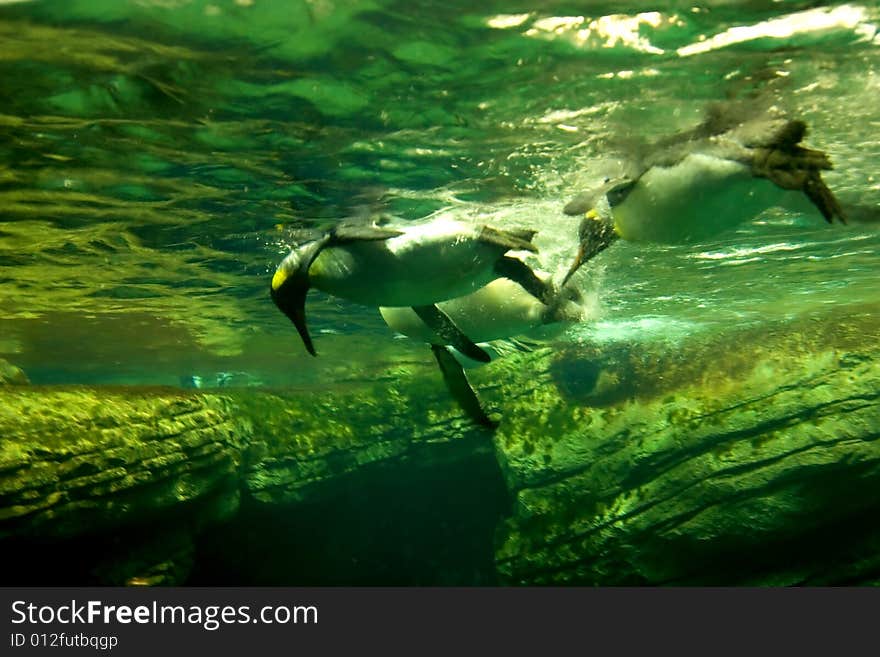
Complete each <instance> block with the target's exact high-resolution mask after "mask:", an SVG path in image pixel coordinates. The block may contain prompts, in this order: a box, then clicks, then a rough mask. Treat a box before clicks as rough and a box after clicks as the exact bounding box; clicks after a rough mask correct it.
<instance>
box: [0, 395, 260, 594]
mask: <svg viewBox="0 0 880 657" xmlns="http://www.w3.org/2000/svg"><path fill="white" fill-rule="evenodd" d="M0 435H2V436H3V441H2V442H0V544H2V545H3V546H4V550H5V551H6V552H8V553H11V554H18V555H19V557H20V568H21V569H22V570H23V571H27V570H28V568H27V564H30V566H32V567H33V568H34V569H35V570H36V572H37V573H39V572H40V571H43V570H45V571H46V575H45V576H46V577H47V578H48V579H50V580H51V581H54V582H66V581H70V580H69V579H68V578H67V577H68V573H76V572H79V573H80V574H79V575H76V574H69V577H70V578H71V579H72V580H73V581H74V582H78V583H89V582H91V583H100V584H124V583H130V584H136V583H162V584H177V583H180V582H181V581H183V579H184V578H185V577H186V574H187V573H188V572H189V568H190V567H191V565H192V564H191V561H192V556H191V553H192V549H191V547H190V548H189V549H188V550H187V549H181V546H182V545H183V546H186V545H190V546H191V544H192V538H191V537H192V536H193V535H195V534H197V533H198V532H199V531H200V530H201V529H202V528H203V527H204V526H205V525H207V524H209V523H212V522H216V521H218V520H220V519H222V518H228V517H229V516H230V515H231V514H233V513H234V512H235V511H236V509H237V508H238V500H239V481H238V471H239V464H240V462H241V452H242V448H243V447H244V446H245V445H246V444H247V440H248V438H249V437H250V427H249V426H248V424H247V421H245V420H241V419H239V418H237V417H236V416H235V415H234V413H232V412H231V405H230V402H229V400H228V399H225V398H223V397H219V396H215V395H198V396H196V395H192V396H186V395H181V394H177V393H175V392H173V391H169V390H161V389H152V390H150V389H130V390H122V389H100V388H95V389H91V388H67V389H64V388H61V389H53V388H40V387H29V388H26V389H17V388H8V389H2V390H0ZM49 555H51V559H47V557H48V556H49ZM187 555H189V556H187ZM41 559H42V560H43V561H44V562H47V561H50V562H51V564H52V566H51V567H50V566H49V565H48V563H46V565H42V564H38V563H37V562H38V561H40V560H41ZM31 562H33V563H31ZM52 568H54V569H56V570H55V571H53V570H52ZM18 576H21V574H19V575H18ZM31 581H33V580H31Z"/></svg>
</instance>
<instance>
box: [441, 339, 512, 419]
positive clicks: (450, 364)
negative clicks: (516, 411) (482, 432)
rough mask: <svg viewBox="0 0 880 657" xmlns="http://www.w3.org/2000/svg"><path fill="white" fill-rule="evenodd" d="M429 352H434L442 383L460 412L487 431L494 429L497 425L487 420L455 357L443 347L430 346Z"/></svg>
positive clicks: (487, 417)
mask: <svg viewBox="0 0 880 657" xmlns="http://www.w3.org/2000/svg"><path fill="white" fill-rule="evenodd" d="M456 348H457V347H456ZM431 351H432V352H434V358H436V359H437V365H439V366H440V373H441V374H442V375H443V382H444V383H445V384H446V388H447V390H449V392H450V393H451V394H452V397H453V398H454V399H455V401H456V402H458V405H459V406H461V408H462V410H464V412H465V413H467V414H468V416H469V417H470V418H471V419H472V420H473V421H474V422H476V423H477V424H479V425H481V426H484V427H487V428H489V429H494V428H496V427H497V426H498V423H497V422H495V421H494V420H492V419H491V418H489V416H488V415H486V412H485V411H484V410H483V407H482V406H480V400H479V399H477V393H475V392H474V389H473V388H471V384H470V383H468V380H467V377H466V376H465V374H464V370H463V369H462V367H461V365H460V364H459V363H458V361H457V360H455V357H454V356H453V355H452V354H450V353H449V350H448V349H447V348H446V347H444V346H443V345H438V344H432V345H431Z"/></svg>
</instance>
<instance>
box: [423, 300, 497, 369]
mask: <svg viewBox="0 0 880 657" xmlns="http://www.w3.org/2000/svg"><path fill="white" fill-rule="evenodd" d="M412 309H413V312H415V314H416V315H418V316H419V319H421V320H422V321H423V322H424V323H425V325H426V326H427V327H428V328H429V329H431V330H432V331H433V332H434V333H435V334H436V335H437V337H438V338H440V339H441V340H442V341H443V342H444V343H445V344H449V345H452V346H453V347H455V348H456V349H458V350H459V351H460V352H461V353H463V354H464V355H465V356H467V357H468V358H470V359H472V360H475V361H478V362H480V363H488V362H489V361H491V360H492V358H491V357H490V356H489V354H487V353H486V352H485V351H484V350H483V349H481V348H480V347H478V346H477V345H476V343H474V341H473V340H471V339H470V338H469V337H468V336H466V335H465V334H464V333H462V331H461V329H459V328H458V327H457V326H456V325H455V322H453V321H452V319H451V318H450V317H449V315H447V314H446V313H444V312H443V311H442V310H440V309H439V308H438V307H437V306H436V305H430V306H413V308H412Z"/></svg>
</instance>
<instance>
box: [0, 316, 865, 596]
mask: <svg viewBox="0 0 880 657" xmlns="http://www.w3.org/2000/svg"><path fill="white" fill-rule="evenodd" d="M868 310H872V309H868ZM868 310H866V309H859V310H858V312H856V311H853V313H852V314H851V315H848V316H840V314H838V316H836V317H833V318H830V317H826V318H819V319H815V318H814V319H812V320H809V321H804V322H802V323H798V324H792V323H790V324H786V325H780V326H770V327H768V326H764V327H762V328H761V329H760V330H757V329H755V330H751V329H741V330H738V331H737V332H736V333H735V334H729V335H726V336H724V338H723V339H718V340H715V341H706V340H702V341H697V340H694V341H692V342H691V343H687V344H683V345H678V346H675V347H671V346H670V345H668V344H658V345H656V346H655V347H651V346H650V345H646V344H640V345H625V344H618V345H616V346H615V347H614V348H613V349H611V348H607V347H606V348H602V349H599V348H598V347H596V346H590V345H578V344H566V345H565V346H560V347H559V348H556V349H549V348H548V349H544V350H541V351H537V352H532V353H527V354H518V355H516V356H512V357H508V358H506V359H502V360H501V361H498V362H496V363H494V364H492V365H490V366H487V367H486V368H482V369H481V370H477V371H474V372H473V375H472V376H473V380H474V383H475V384H476V386H477V387H478V388H479V390H480V394H481V396H482V397H483V398H484V400H485V401H486V402H487V403H488V404H489V405H490V406H492V407H495V408H498V409H500V410H502V411H503V422H502V424H501V427H500V428H499V429H498V431H497V432H496V433H495V434H494V435H492V434H489V433H487V432H485V431H483V430H480V429H477V428H474V427H472V426H471V425H470V424H469V423H468V422H467V421H466V420H464V419H462V418H461V414H460V412H459V411H458V409H457V408H456V407H455V406H454V405H453V403H452V402H451V401H450V400H449V399H448V398H447V397H446V395H445V391H444V390H443V388H442V384H441V383H440V381H439V377H438V376H437V375H436V373H435V372H433V371H432V370H431V369H429V368H428V367H427V366H425V367H406V368H404V367H400V366H398V367H389V368H388V370H387V371H385V372H384V373H383V374H382V376H377V377H376V378H375V379H373V380H370V381H365V382H363V383H357V384H351V385H347V386H343V387H338V388H328V389H325V390H320V391H316V390H314V389H308V390H276V391H270V390H255V389H242V390H230V391H222V393H221V392H220V391H180V390H175V389H170V388H152V389H148V388H53V387H32V386H14V387H4V388H0V435H2V436H3V440H2V442H0V545H2V546H3V547H4V550H5V552H6V553H7V554H11V555H13V557H14V558H11V559H8V560H7V564H10V563H15V564H16V565H17V572H16V573H15V575H14V577H12V579H14V578H15V577H18V578H20V579H21V581H23V582H24V581H34V580H33V577H35V576H36V575H37V574H38V573H42V574H41V575H40V577H41V578H42V579H45V580H47V581H52V582H68V581H75V582H78V583H112V584H123V583H127V584H173V583H186V582H188V581H192V580H191V573H192V572H193V571H194V570H195V572H196V573H197V575H198V573H201V575H198V576H197V577H196V581H199V582H203V583H204V582H205V580H206V579H208V580H210V577H213V576H214V575H212V574H211V573H213V572H214V571H211V569H210V568H208V569H206V568H205V567H204V565H203V564H201V565H200V563H199V560H200V559H205V558H206V557H205V555H206V554H213V556H212V558H217V553H218V551H222V546H220V547H218V546H217V545H216V544H217V543H218V542H220V543H222V541H218V536H223V534H224V532H225V531H227V530H225V529H224V527H229V526H231V525H230V523H233V525H234V524H235V523H239V525H238V526H240V527H244V529H242V530H241V531H242V532H243V535H242V536H241V537H237V539H236V540H229V545H230V546H233V545H234V546H235V547H230V548H229V549H230V550H242V551H246V553H245V554H238V553H236V554H234V555H232V556H231V558H230V557H224V558H230V562H233V561H234V562H240V561H242V560H244V561H246V560H247V557H248V555H260V556H259V557H255V559H257V560H265V561H266V563H271V564H272V569H268V570H265V569H264V570H262V571H261V570H259V569H258V567H259V564H254V565H253V566H252V568H251V569H250V570H249V569H248V568H247V567H246V564H245V566H244V567H242V570H241V572H240V573H239V575H238V577H239V579H241V580H245V581H246V580H247V579H248V578H249V577H252V578H256V579H259V581H260V583H264V584H268V583H272V578H273V577H276V576H277V578H278V580H277V581H279V582H283V583H289V584H293V583H297V582H302V581H307V582H308V583H312V584H320V583H345V581H346V580H348V581H355V580H356V581H365V582H372V583H382V581H391V580H392V579H393V581H394V583H407V582H410V583H416V582H419V583H432V582H433V583H437V582H439V583H444V584H455V583H463V582H464V583H494V582H501V583H509V584H563V583H565V584H575V583H576V584H669V583H674V584H793V583H804V582H806V583H831V584H837V583H847V584H850V583H867V582H872V581H876V580H878V579H880V557H878V556H877V555H878V554H880V551H878V549H877V547H878V544H880V532H878V530H877V529H876V526H875V525H876V523H874V522H873V518H874V517H876V513H877V512H878V510H880V492H878V491H880V442H878V440H877V438H878V437H880V429H878V427H880V401H878V390H880V365H878V362H880V361H878V359H877V356H878V355H880V349H878V347H877V345H878V339H877V338H878V329H877V325H876V321H875V320H873V319H872V317H876V316H877V315H876V313H874V312H868ZM493 444H494V453H493ZM494 459H497V462H498V464H500V466H501V473H503V479H501V475H500V474H499V478H498V482H495V481H494V480H493V476H494V475H492V474H491V468H492V467H495V468H496V469H497V465H495V463H494ZM475 464H476V465H475ZM413 473H417V476H416V475H414V474H413ZM455 473H460V475H459V476H461V477H463V478H464V479H463V480H461V481H459V482H458V483H455V482H454V481H452V482H449V479H450V478H452V479H454V478H455V476H456V475H455ZM438 477H440V478H442V479H443V481H444V482H446V483H449V484H450V485H451V486H452V488H450V487H449V486H448V485H445V484H444V485H441V483H440V481H439V480H438ZM467 477H479V478H480V481H472V482H469V481H466V480H465V479H466V478H467ZM395 482H398V483H399V484H400V485H399V486H396V485H395ZM502 483H503V485H502ZM504 487H506V489H507V492H506V493H505V492H504V491H503V488H504ZM456 488H460V489H461V490H462V491H467V493H466V494H464V495H463V496H458V497H461V499H458V497H456V495H455V493H454V491H455V489H456ZM499 489H500V492H499ZM507 496H510V497H509V498H508V497H507ZM404 498H405V499H404ZM441 498H442V499H441ZM509 499H512V500H513V504H512V506H511V505H510V504H509ZM344 500H348V501H347V502H345V503H346V504H347V505H348V506H347V507H346V508H347V511H343V510H342V507H341V501H344ZM370 500H373V503H372V504H371V503H369V502H370ZM407 501H408V502H411V503H407ZM245 507H246V508H245ZM404 508H405V509H406V515H402V514H404V511H402V509H404ZM241 509H244V511H242V510H241ZM420 509H424V512H422V511H420ZM438 509H440V510H438ZM297 514H298V515H297ZM243 516H248V517H251V516H254V517H256V516H259V517H260V518H262V520H261V522H263V523H264V524H262V525H260V526H259V527H255V526H248V525H247V524H244V525H242V524H241V523H247V522H248V518H244V517H243ZM291 516H297V518H298V520H297V522H298V523H299V524H298V525H296V527H297V528H298V529H295V530H291V531H289V532H287V534H285V529H284V527H285V523H286V522H291V521H290V517H291ZM419 516H423V517H424V518H425V519H427V522H426V523H417V522H415V520H414V519H417V518H418V517H419ZM404 518H405V520H404ZM400 524H406V525H407V527H405V528H402V527H400V526H398V525H400ZM346 525H347V526H348V528H349V530H346V527H345V526H346ZM428 525H430V527H429V526H428ZM354 526H357V528H358V529H357V531H354V530H351V527H354ZM267 527H276V528H277V530H276V529H273V530H272V531H277V532H278V533H277V534H274V536H275V539H274V540H275V541H278V543H279V547H278V548H277V549H279V550H281V549H282V547H281V546H286V547H284V548H283V549H292V548H293V547H296V546H308V547H309V550H307V552H308V553H307V554H306V553H305V552H303V553H302V554H300V558H301V559H302V560H303V563H304V564H306V565H303V566H302V568H301V569H300V570H298V571H290V572H288V573H286V574H285V573H277V572H276V571H275V570H273V569H274V568H278V567H282V566H279V565H278V564H283V562H284V559H282V558H280V557H275V556H272V555H271V554H270V552H271V549H272V545H273V537H272V536H266V535H264V534H263V532H265V531H268V530H267ZM438 527H439V528H442V530H438ZM248 532H253V535H251V534H249V533H248ZM297 532H305V533H303V534H299V533H297ZM432 532H436V533H432ZM493 533H494V535H495V538H494V541H493V538H492V536H493ZM416 534H419V536H416ZM281 535H284V538H283V539H281V538H279V537H280V536H281ZM206 537H207V538H206ZM206 541H208V542H209V543H211V544H212V545H213V547H212V548H211V549H208V548H206ZM322 541H324V542H325V543H322ZM254 543H259V547H258V546H257V545H255V544H254ZM457 543H458V544H465V543H467V544H468V545H469V547H468V548H467V550H464V551H462V550H459V551H458V552H456V544H457ZM212 550H213V552H212ZM368 553H369V558H367V557H366V555H367V554H368ZM441 553H443V554H446V555H447V557H448V558H446V560H445V561H444V560H443V559H439V560H438V557H437V555H438V554H441ZM452 553H455V554H454V555H453V554H452ZM493 553H494V564H493V558H492V554H493ZM50 555H51V557H52V559H51V563H54V564H55V566H54V570H52V569H51V568H50V567H49V566H48V565H47V564H48V563H49V561H50V559H49V557H50ZM65 555H67V556H66V557H65ZM449 555H452V556H449ZM479 555H482V556H479ZM284 556H285V558H286V555H284ZM401 558H403V559H407V560H408V562H407V563H409V564H410V566H412V564H418V563H423V564H426V565H425V567H424V569H423V570H419V567H417V566H412V567H413V568H415V570H412V571H411V572H410V571H407V575H406V578H409V579H406V578H403V577H402V578H396V579H395V578H394V572H393V569H388V566H387V564H388V563H396V562H397V560H399V559H401ZM349 562H350V563H349ZM343 563H344V567H342V564H343ZM450 563H454V564H455V568H453V569H451V570H450V569H449V568H450V567H449V564H450ZM76 564H78V565H76ZM382 564H385V566H383V565H382ZM444 564H445V565H444ZM468 564H470V565H468ZM41 568H42V569H44V570H40V569H41ZM45 568H49V570H48V571H47V570H45ZM71 568H73V569H74V571H70V570H69V569H71ZM444 568H447V571H448V572H447V573H446V575H443V574H442V573H440V574H437V575H436V576H433V575H428V574H426V573H429V572H430V571H431V569H433V570H434V571H436V572H439V571H442V570H443V569H444ZM469 568H471V569H475V570H478V571H480V572H478V573H476V574H469V573H468V569H469ZM65 569H68V570H65ZM77 569H78V570H77ZM322 569H324V570H322ZM369 569H372V571H370V572H372V575H370V574H369V573H366V574H365V571H367V570H369ZM219 571H220V572H222V569H219ZM255 573H259V576H258V577H257V576H256V575H255ZM65 575H67V577H65ZM200 578H201V579H200ZM7 579H9V578H7ZM42 579H41V581H42ZM84 580H85V581H84ZM217 583H223V582H217Z"/></svg>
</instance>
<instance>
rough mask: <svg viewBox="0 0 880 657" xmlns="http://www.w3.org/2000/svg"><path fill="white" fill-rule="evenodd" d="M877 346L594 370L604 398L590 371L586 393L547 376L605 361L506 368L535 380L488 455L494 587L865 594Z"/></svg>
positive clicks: (822, 327)
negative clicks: (497, 462) (811, 589)
mask: <svg viewBox="0 0 880 657" xmlns="http://www.w3.org/2000/svg"><path fill="white" fill-rule="evenodd" d="M862 317H863V316H862ZM877 334H878V331H877V326H876V325H873V324H871V323H868V322H866V321H864V320H856V319H853V320H852V321H851V322H850V321H848V318H837V319H834V320H826V321H823V322H808V323H807V324H806V325H801V326H791V327H789V330H785V331H765V332H762V333H761V334H758V333H755V334H754V335H749V334H748V333H746V332H740V334H738V335H736V336H728V337H727V339H725V340H724V341H717V342H713V343H711V344H710V343H707V344H702V345H700V344H693V345H689V346H687V347H685V348H684V349H683V350H682V352H680V353H679V354H677V355H676V356H674V355H672V354H669V353H667V354H665V355H664V354H663V353H662V352H658V353H650V350H648V352H647V353H646V352H645V349H644V348H642V349H641V350H626V354H627V355H626V356H621V357H620V358H615V357H614V355H613V354H612V355H608V354H606V355H605V356H604V358H605V359H606V361H605V362H604V363H602V364H601V366H600V369H601V372H602V374H603V376H604V379H605V381H606V385H604V386H599V385H598V383H599V382H600V381H601V380H602V377H597V376H596V375H595V372H592V373H591V374H590V375H589V378H592V380H593V381H594V382H595V383H596V384H597V385H595V386H594V389H593V390H592V391H591V390H590V389H589V386H587V387H585V388H584V389H581V390H578V388H577V386H576V385H572V384H571V381H570V380H569V381H566V380H563V379H561V378H560V376H559V375H558V374H557V376H556V377H554V375H553V373H554V371H556V372H557V373H558V372H559V371H560V369H559V367H558V363H557V362H556V360H557V359H559V358H565V359H567V360H568V362H567V363H566V365H565V367H563V368H562V369H561V371H562V372H564V373H565V375H566V378H568V379H572V378H574V377H576V372H577V367H576V366H574V365H576V364H577V363H578V362H579V363H580V364H581V365H582V367H583V369H584V371H589V370H590V368H591V367H592V368H594V369H595V367H596V359H597V358H602V356H600V355H599V354H597V353H595V352H591V351H590V350H589V349H587V348H580V349H579V348H577V347H572V348H571V349H569V350H568V351H566V352H562V353H559V352H557V353H556V354H539V355H537V356H533V357H532V361H533V362H528V363H527V362H521V363H519V364H518V366H519V367H520V368H530V369H531V370H532V371H535V370H537V371H539V372H541V373H542V375H541V376H538V377H534V378H533V379H532V381H534V382H533V383H532V384H531V385H529V384H528V382H526V381H523V380H522V379H519V380H518V382H517V383H518V384H519V388H517V387H515V386H513V385H510V386H506V385H505V386H504V387H503V393H504V397H505V398H506V399H507V400H508V404H507V405H508V408H507V417H508V418H509V419H510V420H511V421H509V422H507V423H505V424H504V425H502V428H501V429H500V430H499V432H498V435H497V438H496V444H497V447H498V452H499V456H500V458H501V460H502V462H503V466H504V469H505V472H506V478H507V480H508V486H509V488H510V489H511V490H512V491H514V492H515V494H516V504H515V509H514V512H513V514H512V516H511V517H510V518H509V519H508V520H507V521H506V522H505V523H504V525H503V527H501V528H500V531H499V536H498V540H499V545H498V549H497V566H498V569H499V573H500V575H501V577H502V579H503V580H504V581H507V582H508V583H517V584H563V583H565V584H590V585H592V584H601V585H617V584H669V583H676V584H678V583H682V584H684V583H686V584H692V583H697V584H746V583H750V584H755V583H757V584H764V583H774V584H781V583H784V584H795V583H804V582H812V583H817V582H818V583H833V582H840V581H846V582H853V581H861V580H864V579H865V578H867V579H870V578H871V573H872V572H873V573H875V572H876V570H877V568H878V567H880V555H878V553H877V550H876V548H867V551H866V552H860V550H864V549H866V548H865V546H866V545H868V546H870V545H874V544H876V541H877V538H878V536H880V533H878V532H877V531H876V530H875V529H874V525H875V523H874V522H873V521H871V522H867V521H866V519H867V518H872V517H875V514H876V512H877V510H878V509H880V493H878V492H877V491H878V490H880V441H878V438H880V433H878V430H877V428H878V427H880V399H878V396H880V393H878V391H880V360H878V356H880V350H878V349H877V344H878V341H877ZM579 351H580V353H579ZM640 351H641V353H640ZM524 360H528V359H524ZM573 364H574V365H573ZM707 364H708V365H709V367H708V368H707ZM510 366H514V365H513V364H511V365H510ZM700 368H702V369H700ZM500 379H501V380H506V377H503V376H502V377H500ZM608 382H612V383H608ZM615 384H616V389H617V393H616V394H615ZM529 409H534V410H535V412H534V413H533V418H534V421H533V422H529V421H527V420H526V417H527V413H528V410H529ZM551 427H552V428H551ZM859 545H861V547H860V548H857V547H856V546H859Z"/></svg>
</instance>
